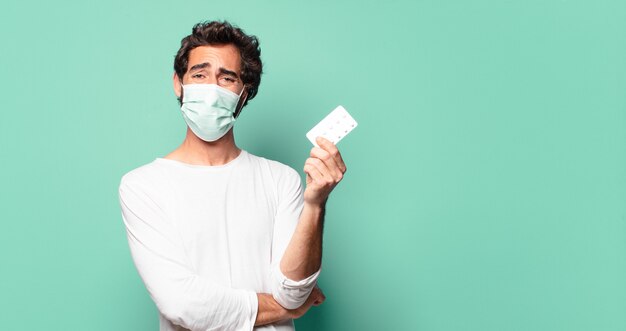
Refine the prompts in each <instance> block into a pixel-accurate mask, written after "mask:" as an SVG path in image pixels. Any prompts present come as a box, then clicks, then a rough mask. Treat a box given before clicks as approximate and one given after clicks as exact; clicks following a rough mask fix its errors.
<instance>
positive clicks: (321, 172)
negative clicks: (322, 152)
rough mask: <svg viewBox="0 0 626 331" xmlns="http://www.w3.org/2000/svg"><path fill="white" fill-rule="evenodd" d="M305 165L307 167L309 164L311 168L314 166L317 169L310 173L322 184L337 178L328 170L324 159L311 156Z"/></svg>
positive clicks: (332, 181)
mask: <svg viewBox="0 0 626 331" xmlns="http://www.w3.org/2000/svg"><path fill="white" fill-rule="evenodd" d="M304 165H305V167H306V166H307V165H309V166H310V168H314V169H315V170H317V171H313V170H312V171H310V172H309V174H310V175H311V177H313V180H315V181H317V182H318V183H319V184H320V185H324V184H327V183H334V182H335V180H334V179H333V177H332V176H331V171H330V170H328V167H327V166H326V164H324V162H322V160H320V159H318V158H314V157H310V158H308V159H307V160H306V162H305V163H304Z"/></svg>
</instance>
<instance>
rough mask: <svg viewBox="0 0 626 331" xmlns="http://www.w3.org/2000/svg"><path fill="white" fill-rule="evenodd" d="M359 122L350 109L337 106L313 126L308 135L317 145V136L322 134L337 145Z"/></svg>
mask: <svg viewBox="0 0 626 331" xmlns="http://www.w3.org/2000/svg"><path fill="white" fill-rule="evenodd" d="M357 125H358V123H357V122H356V121H355V120H354V118H352V116H350V114H348V111H347V110H346V109H345V108H343V107H342V106H337V108H335V110H333V111H332V112H330V114H328V115H327V116H326V117H324V119H323V120H322V121H321V122H319V123H318V124H317V125H316V126H314V127H313V129H311V130H310V131H309V132H308V133H307V134H306V137H307V138H308V139H309V140H310V141H311V143H312V144H313V145H315V146H317V143H316V142H315V138H317V137H319V136H322V137H324V138H326V139H328V140H330V141H332V142H333V143H334V144H335V145H336V144H337V143H338V142H339V141H340V140H341V139H343V138H344V137H345V136H347V135H348V133H350V131H352V130H354V128H356V126H357Z"/></svg>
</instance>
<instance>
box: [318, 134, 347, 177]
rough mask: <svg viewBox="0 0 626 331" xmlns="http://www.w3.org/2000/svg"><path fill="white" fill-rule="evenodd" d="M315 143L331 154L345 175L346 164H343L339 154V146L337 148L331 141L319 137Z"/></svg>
mask: <svg viewBox="0 0 626 331" xmlns="http://www.w3.org/2000/svg"><path fill="white" fill-rule="evenodd" d="M315 141H316V142H317V144H318V145H319V146H320V147H321V148H322V149H324V150H325V151H327V152H328V153H330V155H331V156H332V157H333V159H334V160H335V162H336V163H337V165H338V166H339V169H340V170H341V172H342V173H345V172H346V170H347V169H346V164H345V163H344V162H343V158H342V157H341V153H339V149H337V146H335V144H333V143H332V142H331V141H330V140H328V139H326V138H324V137H317V139H316V140H315Z"/></svg>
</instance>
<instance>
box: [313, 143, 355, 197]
mask: <svg viewBox="0 0 626 331" xmlns="http://www.w3.org/2000/svg"><path fill="white" fill-rule="evenodd" d="M315 141H316V142H317V144H318V145H319V146H320V147H313V148H312V149H311V154H310V156H311V157H309V158H308V159H307V160H306V162H305V163H304V172H305V173H306V189H305V190H304V202H305V203H309V204H312V205H317V206H322V205H324V204H325V203H326V200H327V199H328V195H330V192H331V191H332V190H333V189H334V188H335V186H336V185H337V184H338V183H339V182H340V181H341V179H342V178H343V174H344V173H346V165H345V163H343V159H342V158H341V153H339V150H338V149H337V147H336V146H335V144H333V143H332V142H330V141H329V140H327V139H324V138H322V137H317V139H316V140H315Z"/></svg>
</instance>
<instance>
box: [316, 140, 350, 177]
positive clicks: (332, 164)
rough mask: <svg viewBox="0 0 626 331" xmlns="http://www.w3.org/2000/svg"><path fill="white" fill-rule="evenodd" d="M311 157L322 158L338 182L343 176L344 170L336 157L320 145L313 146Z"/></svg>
mask: <svg viewBox="0 0 626 331" xmlns="http://www.w3.org/2000/svg"><path fill="white" fill-rule="evenodd" d="M311 157H314V158H318V159H320V160H322V161H323V162H324V163H325V164H326V167H327V168H328V169H329V170H330V171H331V175H332V177H333V178H334V179H335V181H337V182H338V181H340V180H341V178H343V171H342V170H341V168H340V167H339V165H338V164H337V162H336V161H335V158H333V157H332V155H330V153H329V152H327V151H326V150H323V149H321V148H319V147H313V148H312V149H311Z"/></svg>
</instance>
